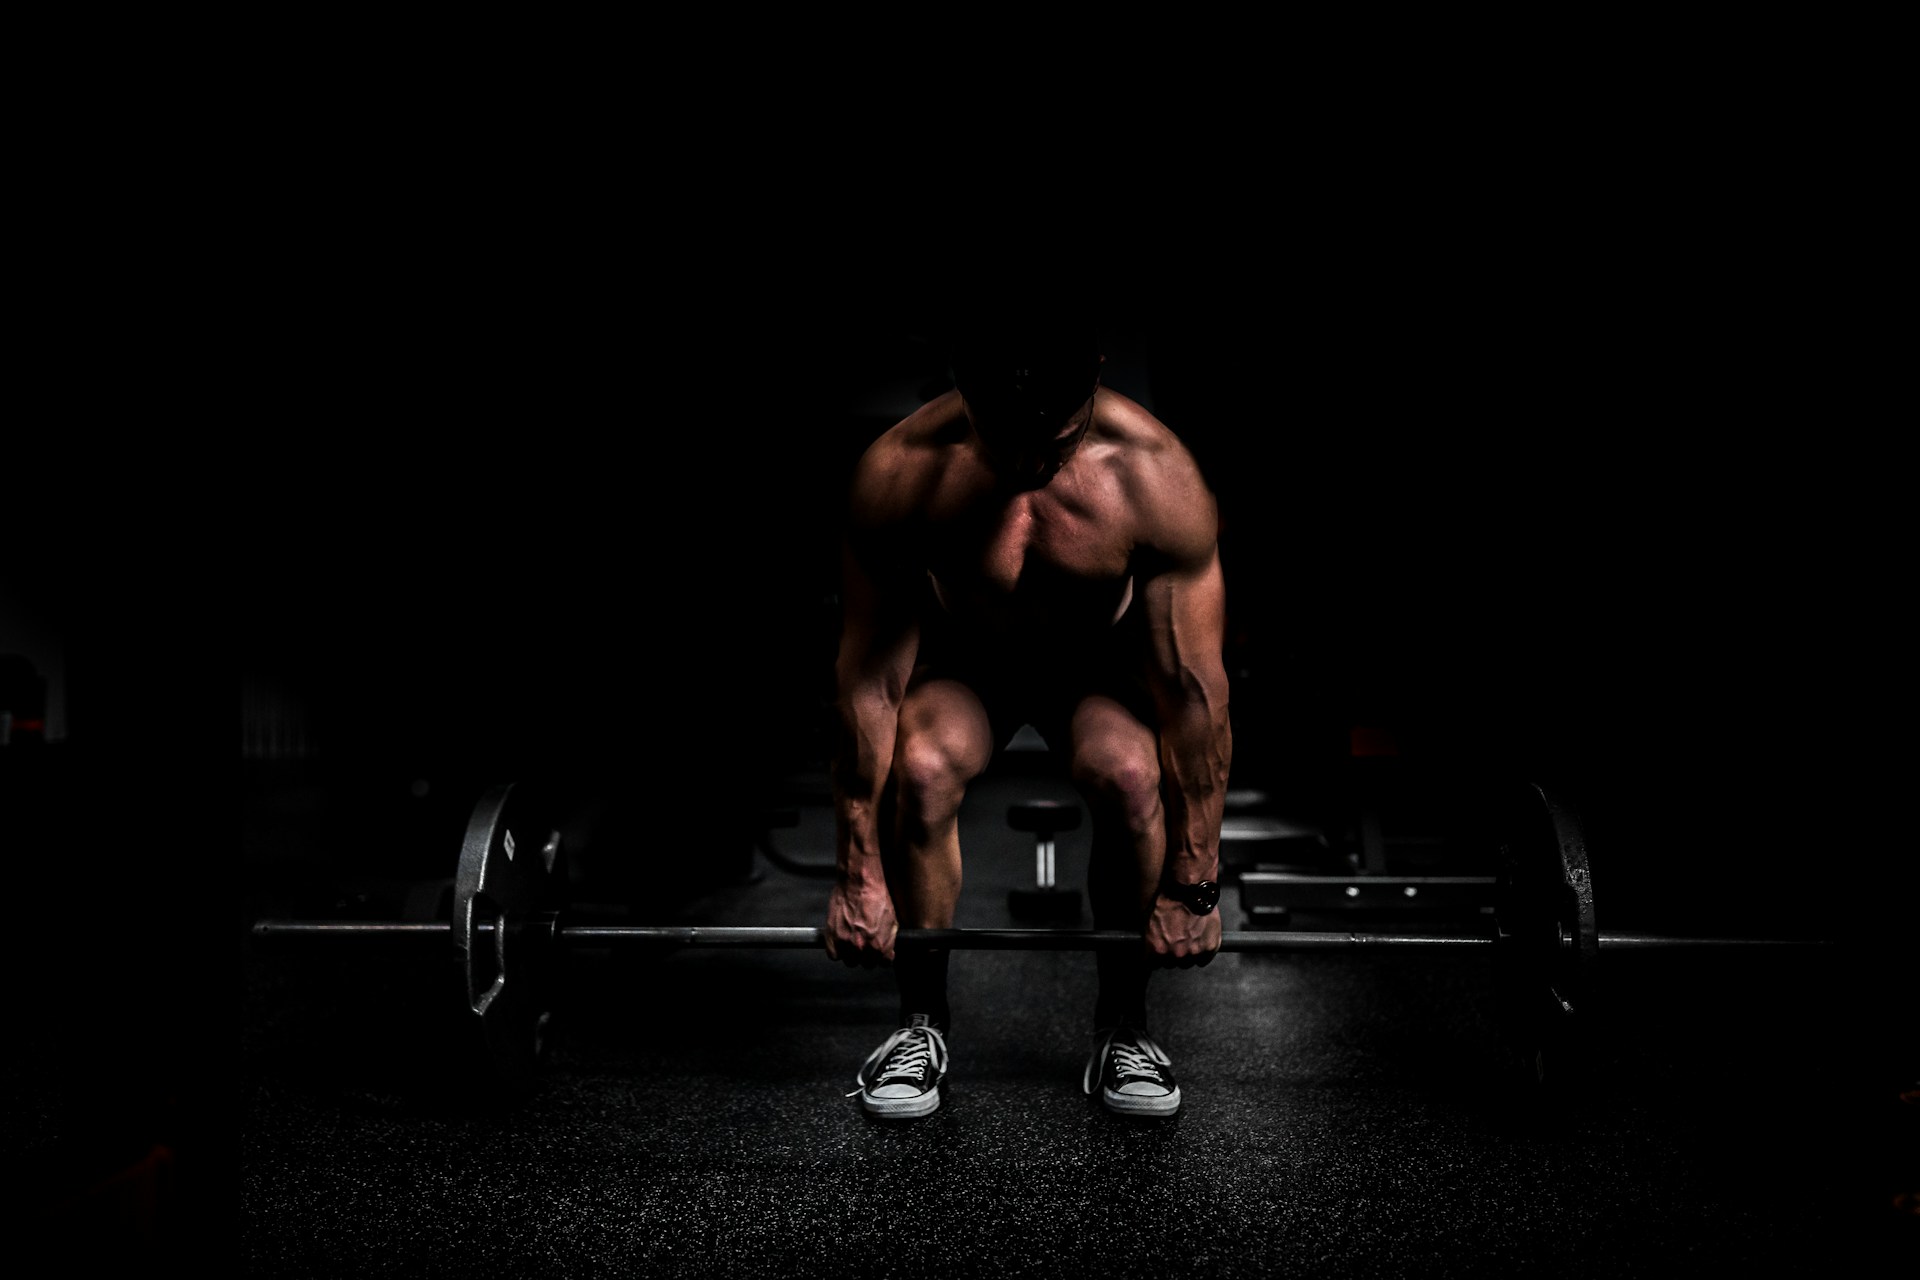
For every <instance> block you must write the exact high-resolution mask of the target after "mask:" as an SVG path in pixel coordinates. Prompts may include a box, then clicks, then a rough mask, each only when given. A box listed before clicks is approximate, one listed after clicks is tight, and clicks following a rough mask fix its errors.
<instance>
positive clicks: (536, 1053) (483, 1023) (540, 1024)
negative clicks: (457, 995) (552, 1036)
mask: <svg viewBox="0 0 1920 1280" xmlns="http://www.w3.org/2000/svg"><path fill="white" fill-rule="evenodd" d="M566 882H567V876H566V860H565V851H564V849H563V848H562V845H561V839H560V831H559V828H558V826H557V825H555V824H554V823H553V822H552V821H551V817H550V815H548V814H547V813H546V812H545V811H544V809H543V808H542V806H541V805H540V803H539V800H538V797H537V795H536V793H535V792H534V791H532V790H530V789H529V788H527V787H526V786H525V785H524V784H514V783H507V784H504V785H501V786H497V787H494V788H492V789H491V790H489V791H488V792H487V793H486V794H485V795H483V796H482V797H481V798H480V801H479V803H478V804H476V805H475V806H474V810H473V817H472V818H471V819H470V820H469V821H468V823H467V833H466V839H465V842H464V843H463V844H462V846H461V849H460V865H459V870H458V872H457V873H456V874H455V876H454V882H453V942H454V949H455V953H456V958H457V960H458V962H459V967H460V970H461V973H462V975H463V977H464V979H465V982H464V988H465V990H464V992H463V994H464V996H465V1000H466V1008H465V1009H464V1010H463V1011H462V1015H461V1018H462V1022H463V1024H464V1025H465V1026H466V1027H467V1029H468V1034H466V1035H464V1036H462V1037H461V1039H462V1040H463V1042H464V1046H463V1047H464V1048H465V1049H466V1050H468V1051H470V1052H471V1053H473V1054H475V1055H477V1056H478V1058H479V1060H480V1062H481V1063H483V1064H484V1068H485V1069H484V1070H482V1071H477V1072H475V1073H473V1075H472V1077H471V1079H470V1081H469V1082H470V1083H472V1084H475V1085H479V1086H481V1087H485V1086H486V1085H487V1084H488V1083H489V1082H491V1083H492V1084H494V1085H498V1086H503V1087H505V1088H508V1089H510V1090H519V1089H524V1088H526V1087H527V1086H528V1085H530V1084H531V1083H532V1081H533V1078H534V1076H535V1073H536V1072H537V1071H538V1069H539V1065H540V1061H541V1058H542V1056H543V1055H544V1053H545V1048H546V1030H547V1025H548V1021H549V1019H550V1018H551V1016H552V1011H553V1005H554V1002H553V998H552V997H553V988H554V982H555V980H556V977H557V973H556V970H557V961H558V951H559V941H558V939H559V933H558V922H559V913H560V909H561V907H562V905H563V902H562V894H563V891H564V889H565V887H566Z"/></svg>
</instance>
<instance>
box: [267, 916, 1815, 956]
mask: <svg viewBox="0 0 1920 1280" xmlns="http://www.w3.org/2000/svg"><path fill="white" fill-rule="evenodd" d="M497 927H498V926H497V925H496V924H495V923H494V922H492V921H488V920H481V921H478V922H476V923H475V925H474V931H475V933H477V934H479V935H480V936H483V937H485V936H490V935H491V934H492V933H493V931H494V929H495V928H497ZM534 927H546V928H549V929H551V930H552V933H553V936H554V939H555V941H556V942H558V943H559V944H560V945H561V946H565V947H581V948H587V949H592V948H599V947H626V946H634V947H720V948H737V949H742V950H770V951H771V950H817V949H820V948H822V947H824V946H825V945H826V931H825V930H824V929H813V928H807V927H805V926H794V925H639V924H560V923H558V922H557V921H556V922H554V923H551V924H548V925H544V926H541V925H536V926H534ZM252 933H253V936H254V937H255V938H258V939H261V940H262V941H265V942H269V943H273V942H295V943H297V942H302V941H324V940H326V939H335V938H359V939H366V940H368V941H377V940H380V939H390V940H393V941H395V942H398V943H401V944H405V943H408V942H417V943H419V944H421V945H422V946H429V945H439V946H444V945H445V944H446V943H447V941H448V939H449V938H450V937H451V936H452V934H453V926H452V924H451V923H449V922H448V921H445V920H426V921H417V920H405V921H388V920H257V921H255V922H254V924H253V928H252ZM1599 940H1600V946H1601V948H1602V949H1603V950H1606V951H1637V950H1681V949H1691V948H1715V947H1819V946H1824V945H1826V944H1825V943H1823V942H1820V941H1818V940H1814V939H1805V938H1697V937H1669V936H1667V935H1664V934H1639V933H1602V934H1600V935H1599ZM1499 941H1500V940H1499V938H1498V937H1496V936H1495V935H1493V934H1492V933H1487V934H1395V933H1374V932H1370V931H1367V930H1320V931H1313V930H1299V929H1295V930H1243V931H1234V930H1227V931H1226V932H1223V933H1222V934H1221V935H1220V950H1222V951H1323V950H1338V949H1341V948H1346V947H1460V946H1496V945H1498V944H1499ZM895 943H896V945H898V946H901V947H907V948H916V947H917V948H927V949H945V950H951V951H1099V950H1106V949H1108V948H1116V949H1117V948H1123V947H1138V946H1139V945H1141V943H1140V935H1139V934H1138V933H1130V932H1127V931H1125V930H1120V929H902V930H900V932H899V935H898V937H897V938H896V939H895ZM1561 945H1562V946H1563V947H1566V946H1572V945H1573V941H1572V939H1570V938H1568V939H1564V940H1563V941H1562V942H1561Z"/></svg>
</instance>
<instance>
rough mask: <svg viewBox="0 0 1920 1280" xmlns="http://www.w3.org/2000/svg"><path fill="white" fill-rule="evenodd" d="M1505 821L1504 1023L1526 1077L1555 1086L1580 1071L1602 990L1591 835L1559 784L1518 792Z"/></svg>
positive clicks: (1500, 901) (1501, 897) (1506, 806)
mask: <svg viewBox="0 0 1920 1280" xmlns="http://www.w3.org/2000/svg"><path fill="white" fill-rule="evenodd" d="M1498 820H1499V834H1498V844H1499V848H1500V862H1501V865H1500V882H1499V888H1498V891H1497V898H1496V905H1495V925H1496V936H1497V941H1498V944H1499V945H1498V948H1497V950H1496V959H1497V969H1498V975H1499V977H1498V981H1499V988H1500V999H1501V1013H1502V1022H1503V1024H1504V1026H1505V1029H1506V1032H1507V1034H1508V1037H1509V1043H1510V1047H1511V1049H1512V1052H1513V1055H1514V1058H1515V1061H1516V1066H1517V1068H1518V1070H1519V1073H1520V1075H1521V1077H1522V1078H1523V1080H1525V1081H1527V1082H1529V1083H1531V1084H1535V1085H1551V1084H1557V1083H1560V1082H1562V1081H1564V1080H1565V1079H1568V1078H1570V1077H1571V1076H1572V1075H1573V1074H1574V1073H1575V1070H1576V1068H1577V1067H1578V1064H1579V1058H1580V1053H1581V1046H1582V1038H1583V1036H1584V1034H1585V1030H1586V1029H1587V1028H1588V1027H1589V1026H1590V1024H1591V1022H1592V1020H1593V1007H1592V1006H1593V1001H1594V999H1595V993H1596V991H1597V987H1598V983H1597V976H1598V975H1597V970H1598V966H1599V958H1600V935H1599V930H1598V927H1597V926H1596V924H1595V917H1594V904H1593V880H1592V876H1591V873H1590V870H1589V867H1588V862H1587V843H1586V835H1585V832H1584V830H1583V828H1582V826H1581V823H1580V818H1579V815H1578V813H1577V811H1576V810H1575V808H1574V806H1573V804H1572V803H1571V801H1570V800H1569V799H1568V798H1567V796H1566V795H1565V793H1564V792H1563V791H1562V790H1561V789H1560V788H1558V787H1557V786H1551V785H1541V784H1534V783H1528V784H1523V785H1519V786H1516V787H1515V788H1513V789H1512V790H1511V791H1510V792H1509V793H1508V794H1507V795H1505V796H1503V797H1502V799H1501V803H1500V806H1499V813H1498Z"/></svg>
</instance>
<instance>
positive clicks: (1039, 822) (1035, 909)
mask: <svg viewBox="0 0 1920 1280" xmlns="http://www.w3.org/2000/svg"><path fill="white" fill-rule="evenodd" d="M1007 825H1008V826H1010V827H1012V828H1013V829H1014V830H1015V831H1030V832H1032V833H1033V887H1032V888H1030V889H1029V888H1025V887H1022V888H1018V889H1013V890H1011V891H1010V892H1008V894H1007V909H1008V910H1009V911H1011V912H1012V913H1013V917H1014V919H1016V920H1050V921H1065V920H1078V919H1079V918H1080V891H1079V890H1078V889H1063V888H1061V887H1060V886H1059V885H1057V884H1055V883H1054V845H1053V836H1054V833H1055V832H1057V831H1072V830H1074V829H1075V828H1077V827H1078V826H1079V825H1080V806H1079V805H1077V804H1074V803H1073V802H1072V801H1060V800H1024V801H1021V802H1020V803H1018V804H1011V805H1008V806H1007Z"/></svg>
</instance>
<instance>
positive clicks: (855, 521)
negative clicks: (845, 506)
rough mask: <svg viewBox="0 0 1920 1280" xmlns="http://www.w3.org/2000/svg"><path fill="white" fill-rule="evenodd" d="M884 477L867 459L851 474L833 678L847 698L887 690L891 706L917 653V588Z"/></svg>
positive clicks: (898, 516)
mask: <svg viewBox="0 0 1920 1280" xmlns="http://www.w3.org/2000/svg"><path fill="white" fill-rule="evenodd" d="M892 496H893V493H892V491H891V490H890V488H889V486H888V484H887V477H886V475H885V473H884V472H878V471H876V470H875V469H874V468H873V467H872V465H871V459H865V460H863V465H862V467H861V468H860V470H859V471H858V473H857V474H856V478H855V482H854V487H853V492H852V496H851V500H850V503H849V513H848V519H847V527H846V536H845V538H844V539H843V541H842V544H841V572H840V610H841V637H840V649H839V655H838V658H837V665H836V670H835V674H836V678H837V679H838V681H839V683H840V687H841V690H842V691H843V693H844V692H847V691H849V690H851V689H852V688H853V687H855V686H858V685H867V686H869V687H871V686H872V685H873V684H874V683H875V682H878V683H880V684H882V685H883V686H885V688H886V691H887V692H888V694H889V695H891V696H892V697H893V698H894V700H896V701H897V700H898V698H899V697H900V695H901V694H903V693H904V692H905V685H906V679H907V676H908V674H909V673H910V672H911V671H912V668H913V660H914V656H915V652H916V650H917V648H918V631H917V629H916V626H915V622H916V612H915V611H916V608H917V603H918V601H917V596H916V594H915V588H916V585H917V584H916V581H915V578H914V572H913V566H912V561H911V557H910V555H908V554H907V553H906V552H905V547H906V546H907V544H908V539H907V537H906V531H905V530H904V528H903V527H902V526H903V519H902V517H903V515H904V513H903V512H902V511H900V510H899V509H897V508H896V507H895V506H894V505H893V503H892V502H891V501H889V499H890V498H891V497H892Z"/></svg>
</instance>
